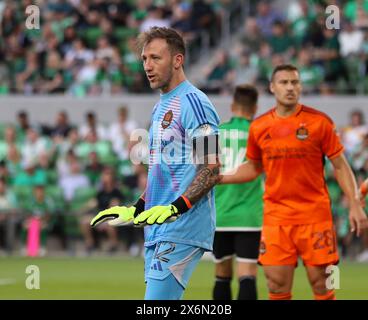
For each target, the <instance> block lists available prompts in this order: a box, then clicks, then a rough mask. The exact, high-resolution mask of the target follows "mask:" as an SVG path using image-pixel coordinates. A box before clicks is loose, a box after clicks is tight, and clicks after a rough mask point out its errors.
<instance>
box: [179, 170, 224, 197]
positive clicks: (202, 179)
mask: <svg viewBox="0 0 368 320" xmlns="http://www.w3.org/2000/svg"><path fill="white" fill-rule="evenodd" d="M219 181H220V164H219V163H217V164H214V165H204V166H200V168H199V170H198V172H197V174H196V176H195V178H194V180H193V181H192V183H191V185H190V186H189V187H188V189H187V190H186V191H185V192H184V196H185V197H187V198H188V200H189V201H190V203H191V204H194V203H196V202H197V201H198V200H199V199H201V198H202V197H203V196H204V195H205V194H207V193H208V192H209V191H210V190H211V189H212V188H213V186H214V185H215V184H217V183H218V182H219Z"/></svg>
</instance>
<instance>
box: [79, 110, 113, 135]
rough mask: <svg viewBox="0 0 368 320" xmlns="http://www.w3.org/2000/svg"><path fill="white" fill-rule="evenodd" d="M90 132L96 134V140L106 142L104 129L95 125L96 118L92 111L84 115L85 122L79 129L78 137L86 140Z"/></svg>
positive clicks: (99, 125)
mask: <svg viewBox="0 0 368 320" xmlns="http://www.w3.org/2000/svg"><path fill="white" fill-rule="evenodd" d="M91 131H95V132H96V133H97V138H98V140H108V139H107V134H106V130H105V128H104V127H103V126H102V125H101V124H98V123H97V116H96V114H95V113H94V112H92V111H90V112H87V113H86V122H85V123H84V124H83V125H82V126H81V128H80V129H79V135H80V137H81V138H82V139H86V137H87V136H88V134H89V133H90V132H91Z"/></svg>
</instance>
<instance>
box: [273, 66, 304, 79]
mask: <svg viewBox="0 0 368 320" xmlns="http://www.w3.org/2000/svg"><path fill="white" fill-rule="evenodd" d="M279 71H296V72H298V73H299V69H298V68H297V67H296V66H294V65H293V64H279V65H278V66H276V68H275V69H273V72H272V76H271V81H273V79H274V78H275V74H276V73H277V72H279Z"/></svg>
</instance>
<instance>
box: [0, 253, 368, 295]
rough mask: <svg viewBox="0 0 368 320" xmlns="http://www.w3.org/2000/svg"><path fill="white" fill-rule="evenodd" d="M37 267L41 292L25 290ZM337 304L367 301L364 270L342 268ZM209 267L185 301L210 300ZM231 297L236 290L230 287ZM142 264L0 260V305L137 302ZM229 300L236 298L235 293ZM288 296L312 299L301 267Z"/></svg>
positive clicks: (262, 290) (199, 272)
mask: <svg viewBox="0 0 368 320" xmlns="http://www.w3.org/2000/svg"><path fill="white" fill-rule="evenodd" d="M28 265H37V266H38V267H39V270H40V289H39V290H29V289H27V288H26V286H25V282H26V278H27V276H28V274H26V268H27V266H28ZM339 267H340V290H337V298H338V299H365V300H367V299H368V272H367V271H368V265H367V264H355V263H342V264H340V265H339ZM258 278H259V280H258V286H259V298H260V299H267V290H266V283H265V279H264V276H263V271H262V270H260V273H259V277H258ZM212 285H213V263H212V262H211V261H205V260H203V261H201V263H200V264H199V266H198V267H197V269H196V270H195V273H194V275H193V277H192V279H191V281H190V283H189V286H188V288H187V290H186V292H185V295H184V299H204V300H209V299H211V290H212ZM233 290H234V293H235V292H236V290H237V285H236V283H235V282H234V283H233ZM143 296H144V282H143V260H142V259H140V258H139V259H138V258H135V259H134V258H39V259H30V258H15V257H10V258H0V300H3V299H73V300H74V299H124V300H125V299H142V298H143ZM234 296H236V295H235V294H234ZM293 297H294V298H295V299H311V298H312V294H311V290H310V289H309V286H308V283H307V280H306V277H305V272H304V269H303V267H301V266H299V267H298V268H297V270H296V273H295V281H294V289H293Z"/></svg>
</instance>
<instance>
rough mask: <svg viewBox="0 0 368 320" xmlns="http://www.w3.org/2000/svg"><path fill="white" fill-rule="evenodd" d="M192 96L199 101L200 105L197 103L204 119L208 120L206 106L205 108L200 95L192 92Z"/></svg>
mask: <svg viewBox="0 0 368 320" xmlns="http://www.w3.org/2000/svg"><path fill="white" fill-rule="evenodd" d="M192 97H193V100H194V102H198V105H197V106H198V110H199V112H200V113H201V115H202V116H203V118H204V120H205V121H206V122H208V120H207V117H206V113H205V112H204V108H203V105H202V102H201V100H200V99H199V98H198V95H197V94H196V93H192Z"/></svg>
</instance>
